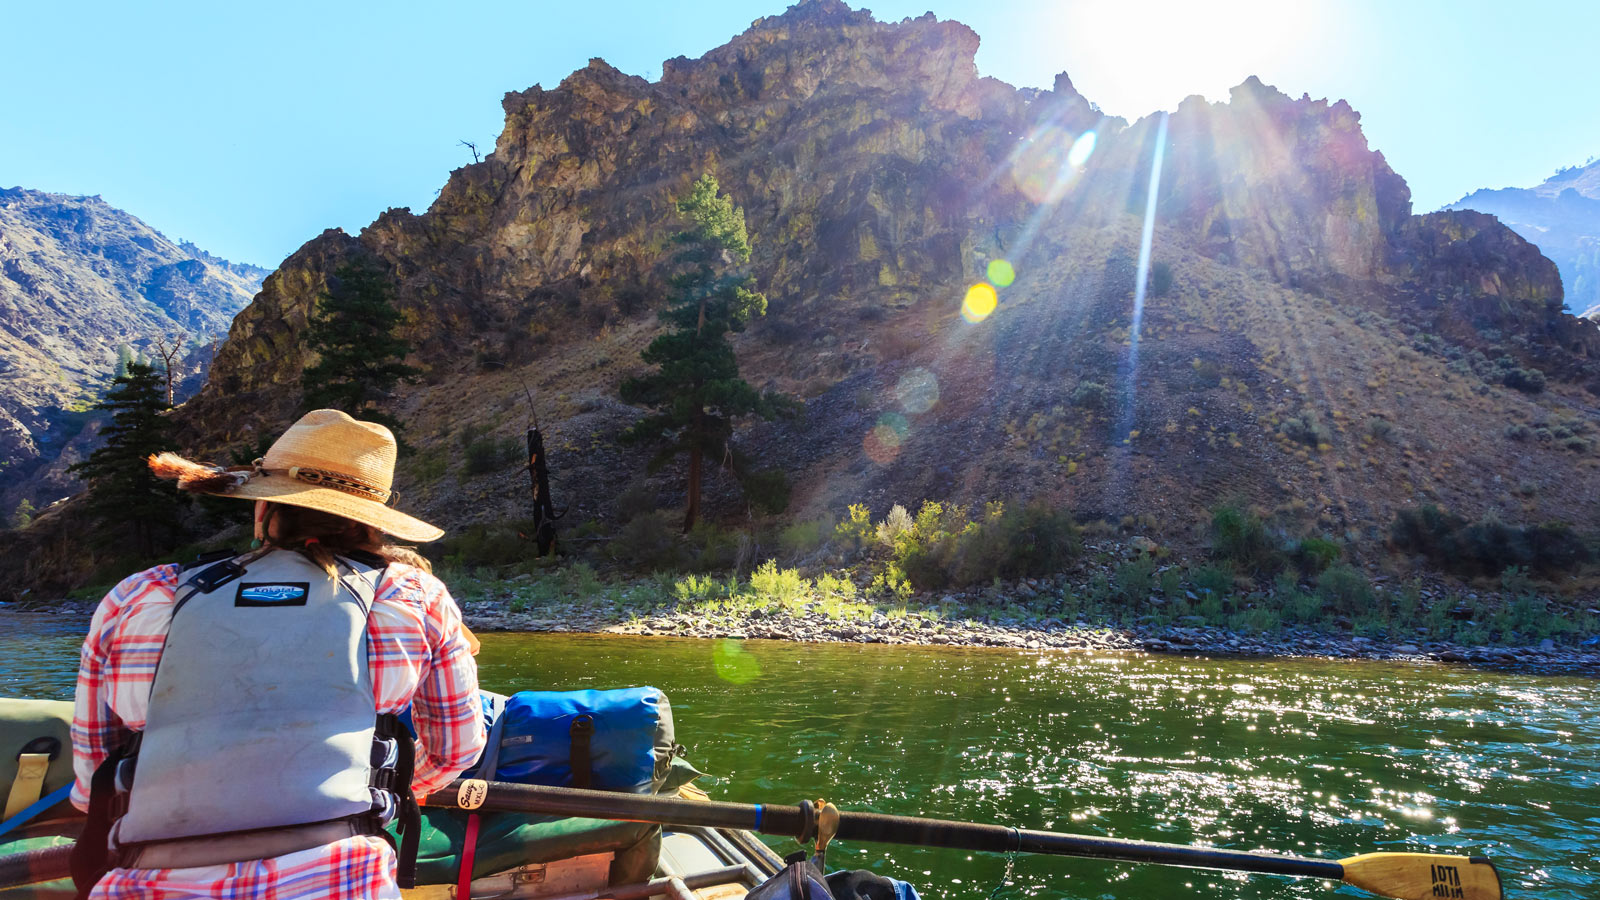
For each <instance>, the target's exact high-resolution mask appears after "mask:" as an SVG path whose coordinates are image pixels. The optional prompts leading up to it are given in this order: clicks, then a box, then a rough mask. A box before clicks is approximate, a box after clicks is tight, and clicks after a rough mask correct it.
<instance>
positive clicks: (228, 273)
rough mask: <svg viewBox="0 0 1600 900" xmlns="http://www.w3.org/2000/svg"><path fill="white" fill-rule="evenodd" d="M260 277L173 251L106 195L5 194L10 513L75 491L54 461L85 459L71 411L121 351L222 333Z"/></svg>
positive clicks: (0, 232) (3, 498)
mask: <svg viewBox="0 0 1600 900" xmlns="http://www.w3.org/2000/svg"><path fill="white" fill-rule="evenodd" d="M264 275H266V270H265V269H258V268H256V267H254V266H248V265H241V264H236V263H229V262H228V261H226V260H222V259H218V258H217V257H214V256H211V255H209V254H207V253H205V252H203V251H201V250H199V249H198V248H196V247H194V246H193V245H189V244H175V243H173V242H172V241H170V240H168V239H167V238H166V237H164V236H163V235H162V234H161V233H159V232H157V231H155V230H154V229H152V228H150V227H149V226H148V225H145V224H144V223H143V222H141V221H139V220H138V219H136V218H134V217H133V216H131V215H128V214H127V213H125V212H123V211H121V210H118V209H115V208H113V207H112V206H110V205H108V204H107V203H105V202H104V201H102V200H101V199H100V198H99V197H69V196H65V195H62V194H46V193H42V192H40V191H30V190H23V189H21V188H13V189H11V190H0V367H3V369H0V371H3V375H0V506H3V507H4V511H5V513H6V514H7V515H9V513H10V510H11V509H12V508H13V507H14V506H15V505H16V503H17V501H18V500H20V499H22V498H23V497H27V498H28V499H29V500H30V501H33V502H35V503H38V502H39V501H41V500H53V499H55V498H57V497H60V496H62V495H63V494H66V493H69V492H70V491H71V490H72V489H73V485H74V482H75V481H76V479H71V478H68V477H67V476H66V475H65V473H64V472H62V471H60V470H61V469H62V468H64V465H61V466H57V465H53V463H54V462H55V460H56V459H57V457H58V456H59V455H60V454H61V453H62V452H63V449H64V447H65V446H66V445H68V444H69V443H73V444H74V449H73V450H72V451H71V453H72V455H73V456H74V457H75V458H76V457H77V456H80V455H81V451H82V450H83V449H84V448H85V445H84V441H76V442H75V441H74V438H75V434H76V429H78V428H81V427H82V424H83V423H82V420H81V417H78V416H74V415H73V414H72V410H73V409H74V408H77V409H82V408H84V407H86V406H87V405H88V404H91V403H93V402H94V401H95V400H96V399H98V398H99V396H100V395H101V393H102V392H103V389H104V384H105V382H106V381H107V380H108V379H109V378H110V377H111V375H112V374H113V373H112V370H113V368H114V366H115V364H116V360H117V351H118V348H119V347H120V346H123V345H127V346H131V347H132V348H134V350H135V351H147V350H148V349H149V344H148V342H149V341H150V339H151V338H153V337H156V336H170V335H172V334H174V333H176V332H177V331H180V330H181V331H184V332H187V333H188V334H189V335H191V336H194V337H202V336H210V335H218V336H220V335H221V334H222V333H223V332H224V331H225V330H226V329H227V326H228V321H229V320H230V319H231V318H232V317H233V314H234V313H236V312H238V311H239V310H240V309H241V308H243V307H244V305H245V304H246V303H248V302H249V300H250V297H251V296H252V295H253V294H254V293H255V292H256V290H257V289H258V288H259V287H260V284H261V278H262V277H263V276H264ZM202 343H207V342H206V341H202ZM205 355H206V356H209V348H207V349H206V350H205ZM204 362H205V360H204V359H194V360H191V361H190V362H189V364H188V365H187V368H188V369H196V367H203V365H204ZM90 444H92V441H91V442H90Z"/></svg>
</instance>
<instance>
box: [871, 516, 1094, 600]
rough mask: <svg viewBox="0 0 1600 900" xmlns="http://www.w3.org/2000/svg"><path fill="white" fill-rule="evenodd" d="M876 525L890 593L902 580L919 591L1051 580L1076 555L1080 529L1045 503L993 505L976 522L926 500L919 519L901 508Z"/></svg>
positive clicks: (886, 583) (1070, 518)
mask: <svg viewBox="0 0 1600 900" xmlns="http://www.w3.org/2000/svg"><path fill="white" fill-rule="evenodd" d="M895 509H896V510H899V514H898V515H897V514H896V513H895V511H894V510H891V511H890V515H889V517H888V518H886V519H885V520H884V521H883V523H881V524H880V525H879V526H878V529H877V534H878V537H879V539H880V541H883V542H884V543H886V544H887V546H888V548H889V554H890V566H889V567H890V568H892V569H893V571H892V572H890V573H888V574H889V577H888V578H886V580H885V585H884V586H885V587H887V588H892V589H895V590H898V589H899V588H898V584H899V582H900V581H901V580H904V581H905V582H907V583H909V584H910V585H911V586H912V587H914V588H915V589H917V590H938V589H940V588H944V587H950V586H967V585H973V584H984V583H987V582H991V581H994V580H995V579H997V578H1001V579H1013V578H1024V577H1037V576H1041V575H1050V574H1054V573H1055V572H1058V571H1060V570H1061V569H1062V568H1063V567H1065V566H1066V564H1067V563H1068V562H1070V561H1071V560H1072V558H1073V557H1075V556H1076V555H1077V552H1078V548H1079V539H1078V528H1077V525H1076V523H1074V522H1073V521H1072V517H1071V516H1070V515H1068V514H1067V513H1065V512H1063V511H1061V510H1057V509H1055V508H1052V507H1050V506H1048V505H1046V504H1043V503H1029V504H1027V505H1025V506H1022V507H1020V508H1008V507H1006V506H1005V505H1004V504H1000V503H991V504H989V505H988V506H987V507H986V508H985V510H984V514H983V515H982V516H981V517H980V518H978V519H975V520H969V519H968V518H967V514H966V511H965V510H964V509H962V508H961V507H958V506H951V505H947V504H942V503H938V502H936V501H932V500H929V501H927V502H924V503H923V504H922V507H921V508H920V509H919V510H918V511H917V515H916V517H915V518H912V517H911V516H910V515H909V514H907V513H905V511H904V509H903V508H901V507H896V508H895Z"/></svg>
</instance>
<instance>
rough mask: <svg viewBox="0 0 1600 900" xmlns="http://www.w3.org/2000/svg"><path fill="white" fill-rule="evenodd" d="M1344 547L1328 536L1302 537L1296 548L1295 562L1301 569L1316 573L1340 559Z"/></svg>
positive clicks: (1310, 573)
mask: <svg viewBox="0 0 1600 900" xmlns="http://www.w3.org/2000/svg"><path fill="white" fill-rule="evenodd" d="M1343 555H1344V549H1343V548H1341V547H1340V546H1339V545H1338V544H1336V543H1334V542H1333V541H1330V540H1328V539H1327V538H1318V537H1308V538H1302V539H1301V540H1300V543H1299V544H1296V545H1295V548H1294V562H1295V565H1297V566H1299V567H1300V571H1302V572H1304V573H1305V574H1307V575H1316V574H1318V573H1320V572H1322V571H1323V570H1324V569H1326V568H1328V567H1329V566H1331V565H1333V564H1334V563H1336V562H1338V561H1339V558H1340V557H1341V556H1343Z"/></svg>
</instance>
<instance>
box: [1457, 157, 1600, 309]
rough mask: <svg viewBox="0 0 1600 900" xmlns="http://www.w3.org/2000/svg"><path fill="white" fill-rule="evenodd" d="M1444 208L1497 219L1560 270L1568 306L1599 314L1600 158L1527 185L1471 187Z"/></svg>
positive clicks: (1568, 307)
mask: <svg viewBox="0 0 1600 900" xmlns="http://www.w3.org/2000/svg"><path fill="white" fill-rule="evenodd" d="M1447 208H1448V209H1475V210H1478V211H1479V212H1486V213H1489V214H1490V215H1493V216H1496V217H1498V218H1499V219H1500V221H1501V222H1503V223H1505V224H1506V225H1508V226H1510V228H1511V229H1512V230H1513V231H1515V232H1516V233H1517V234H1520V235H1522V236H1523V237H1524V238H1527V239H1528V240H1529V241H1530V242H1532V243H1533V244H1535V245H1536V246H1538V248H1539V251H1540V252H1541V253H1543V254H1544V255H1545V256H1548V257H1550V259H1551V261H1553V262H1554V263H1555V264H1556V267H1557V268H1558V269H1560V270H1561V281H1562V283H1563V285H1564V286H1565V287H1566V296H1567V309H1568V310H1570V311H1572V312H1582V313H1584V314H1585V316H1589V314H1590V313H1600V160H1591V161H1590V162H1589V163H1588V164H1587V165H1584V166H1573V167H1570V168H1566V169H1562V170H1561V171H1559V172H1557V173H1556V174H1555V175H1553V176H1551V177H1550V178H1548V179H1546V180H1545V182H1544V183H1543V184H1540V185H1538V186H1536V187H1532V188H1501V189H1500V190H1489V189H1487V188H1485V189H1483V190H1479V191H1474V192H1472V193H1470V194H1468V195H1467V196H1465V197H1462V198H1461V199H1460V200H1457V201H1456V202H1455V203H1452V204H1450V206H1449V207H1447ZM1591 318H1592V317H1591Z"/></svg>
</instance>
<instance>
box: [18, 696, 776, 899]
mask: <svg viewBox="0 0 1600 900" xmlns="http://www.w3.org/2000/svg"><path fill="white" fill-rule="evenodd" d="M71 721H72V704H71V703H68V702H65V701H54V700H4V699H0V796H3V795H4V794H5V793H6V792H7V791H8V790H9V789H10V787H11V785H12V784H13V783H14V782H15V781H16V776H17V769H18V754H19V753H20V752H21V751H22V749H23V748H24V747H25V746H28V745H30V744H32V743H34V742H36V741H37V742H40V743H41V744H48V743H49V740H50V739H54V740H55V741H58V742H59V744H60V747H61V748H62V749H61V752H59V753H58V754H57V755H56V757H55V758H54V759H51V760H50V761H49V765H48V771H47V772H46V774H45V776H44V778H43V780H42V782H40V783H39V784H38V785H37V787H35V786H33V785H31V784H30V785H27V786H25V788H24V790H26V791H29V792H33V791H37V793H33V794H32V796H33V797H48V796H49V795H50V793H51V792H53V791H57V790H59V789H61V788H62V787H64V786H66V785H68V784H71V782H72V777H73V776H72V761H71V746H72V745H71V740H70V736H69V731H68V729H69V727H70V724H71ZM41 739H44V740H43V741H41ZM8 767H9V768H8ZM700 776H701V773H700V772H698V771H697V770H695V768H694V767H693V766H691V765H689V764H688V762H686V761H684V760H682V759H681V758H680V759H675V760H674V761H673V766H672V770H671V774H670V775H669V777H668V778H667V780H666V782H665V783H664V784H663V785H662V787H661V788H660V791H659V792H658V793H660V794H662V795H673V796H678V797H685V798H690V799H705V798H706V795H705V793H704V792H703V791H701V790H700V789H699V788H697V787H695V786H694V784H693V782H694V780H695V779H696V778H698V777H700ZM422 817H423V830H422V834H421V840H420V842H419V849H418V852H417V886H416V887H415V888H413V889H410V890H407V891H404V892H403V893H404V894H405V896H406V898H407V900H453V898H455V896H456V893H457V881H458V878H459V877H460V874H461V873H460V866H461V852H462V842H463V838H464V835H465V833H466V827H467V814H466V813H464V812H461V811H459V810H452V809H440V808H434V807H424V808H423V810H422ZM83 821H84V820H83V816H82V814H80V813H79V812H78V811H77V810H76V809H75V808H74V807H73V806H72V805H71V804H70V803H68V802H67V801H65V800H62V801H61V802H59V803H56V804H54V805H51V806H50V807H48V808H47V809H46V810H45V811H44V812H42V813H40V814H38V815H37V816H36V817H34V818H33V819H31V820H30V821H29V822H27V823H26V824H25V825H23V826H21V827H19V828H17V829H16V830H14V831H11V832H10V833H7V834H4V835H0V856H5V855H7V854H13V853H19V852H22V851H26V850H35V849H42V848H48V847H54V846H59V845H63V844H67V843H70V842H71V841H72V840H73V839H75V838H76V837H77V835H78V833H79V831H80V830H81V829H82V827H83ZM472 868H473V871H472V879H473V880H472V889H471V891H472V896H474V897H479V898H495V900H525V898H535V897H538V898H550V900H596V898H599V897H610V898H615V900H643V898H646V897H653V896H664V897H667V898H669V900H736V898H738V897H742V896H743V895H744V894H745V893H746V892H748V891H749V890H750V889H751V888H753V887H755V886H756V885H758V884H760V883H761V882H762V881H765V880H766V879H767V878H769V877H771V876H772V875H774V874H776V873H777V872H778V871H779V870H780V869H782V868H783V860H782V859H780V858H779V857H778V856H777V854H775V853H773V852H772V850H770V849H769V848H768V847H767V846H766V845H765V844H763V843H762V842H761V841H760V840H759V839H758V838H756V837H755V836H754V835H753V834H750V833H749V832H746V831H739V830H735V829H722V828H678V827H665V828H664V827H663V826H660V825H652V824H648V823H643V822H613V821H606V820H601V819H584V818H556V817H549V816H530V815H522V814H517V813H485V814H482V815H481V816H480V821H479V833H478V843H477V851H476V853H475V854H474V863H473V867H472ZM74 894H75V891H74V889H73V886H72V882H71V881H70V880H66V879H61V880H56V881H48V882H44V883H40V884H33V885H27V886H24V887H18V888H12V889H10V890H0V900H70V898H72V897H73V896H74Z"/></svg>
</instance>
